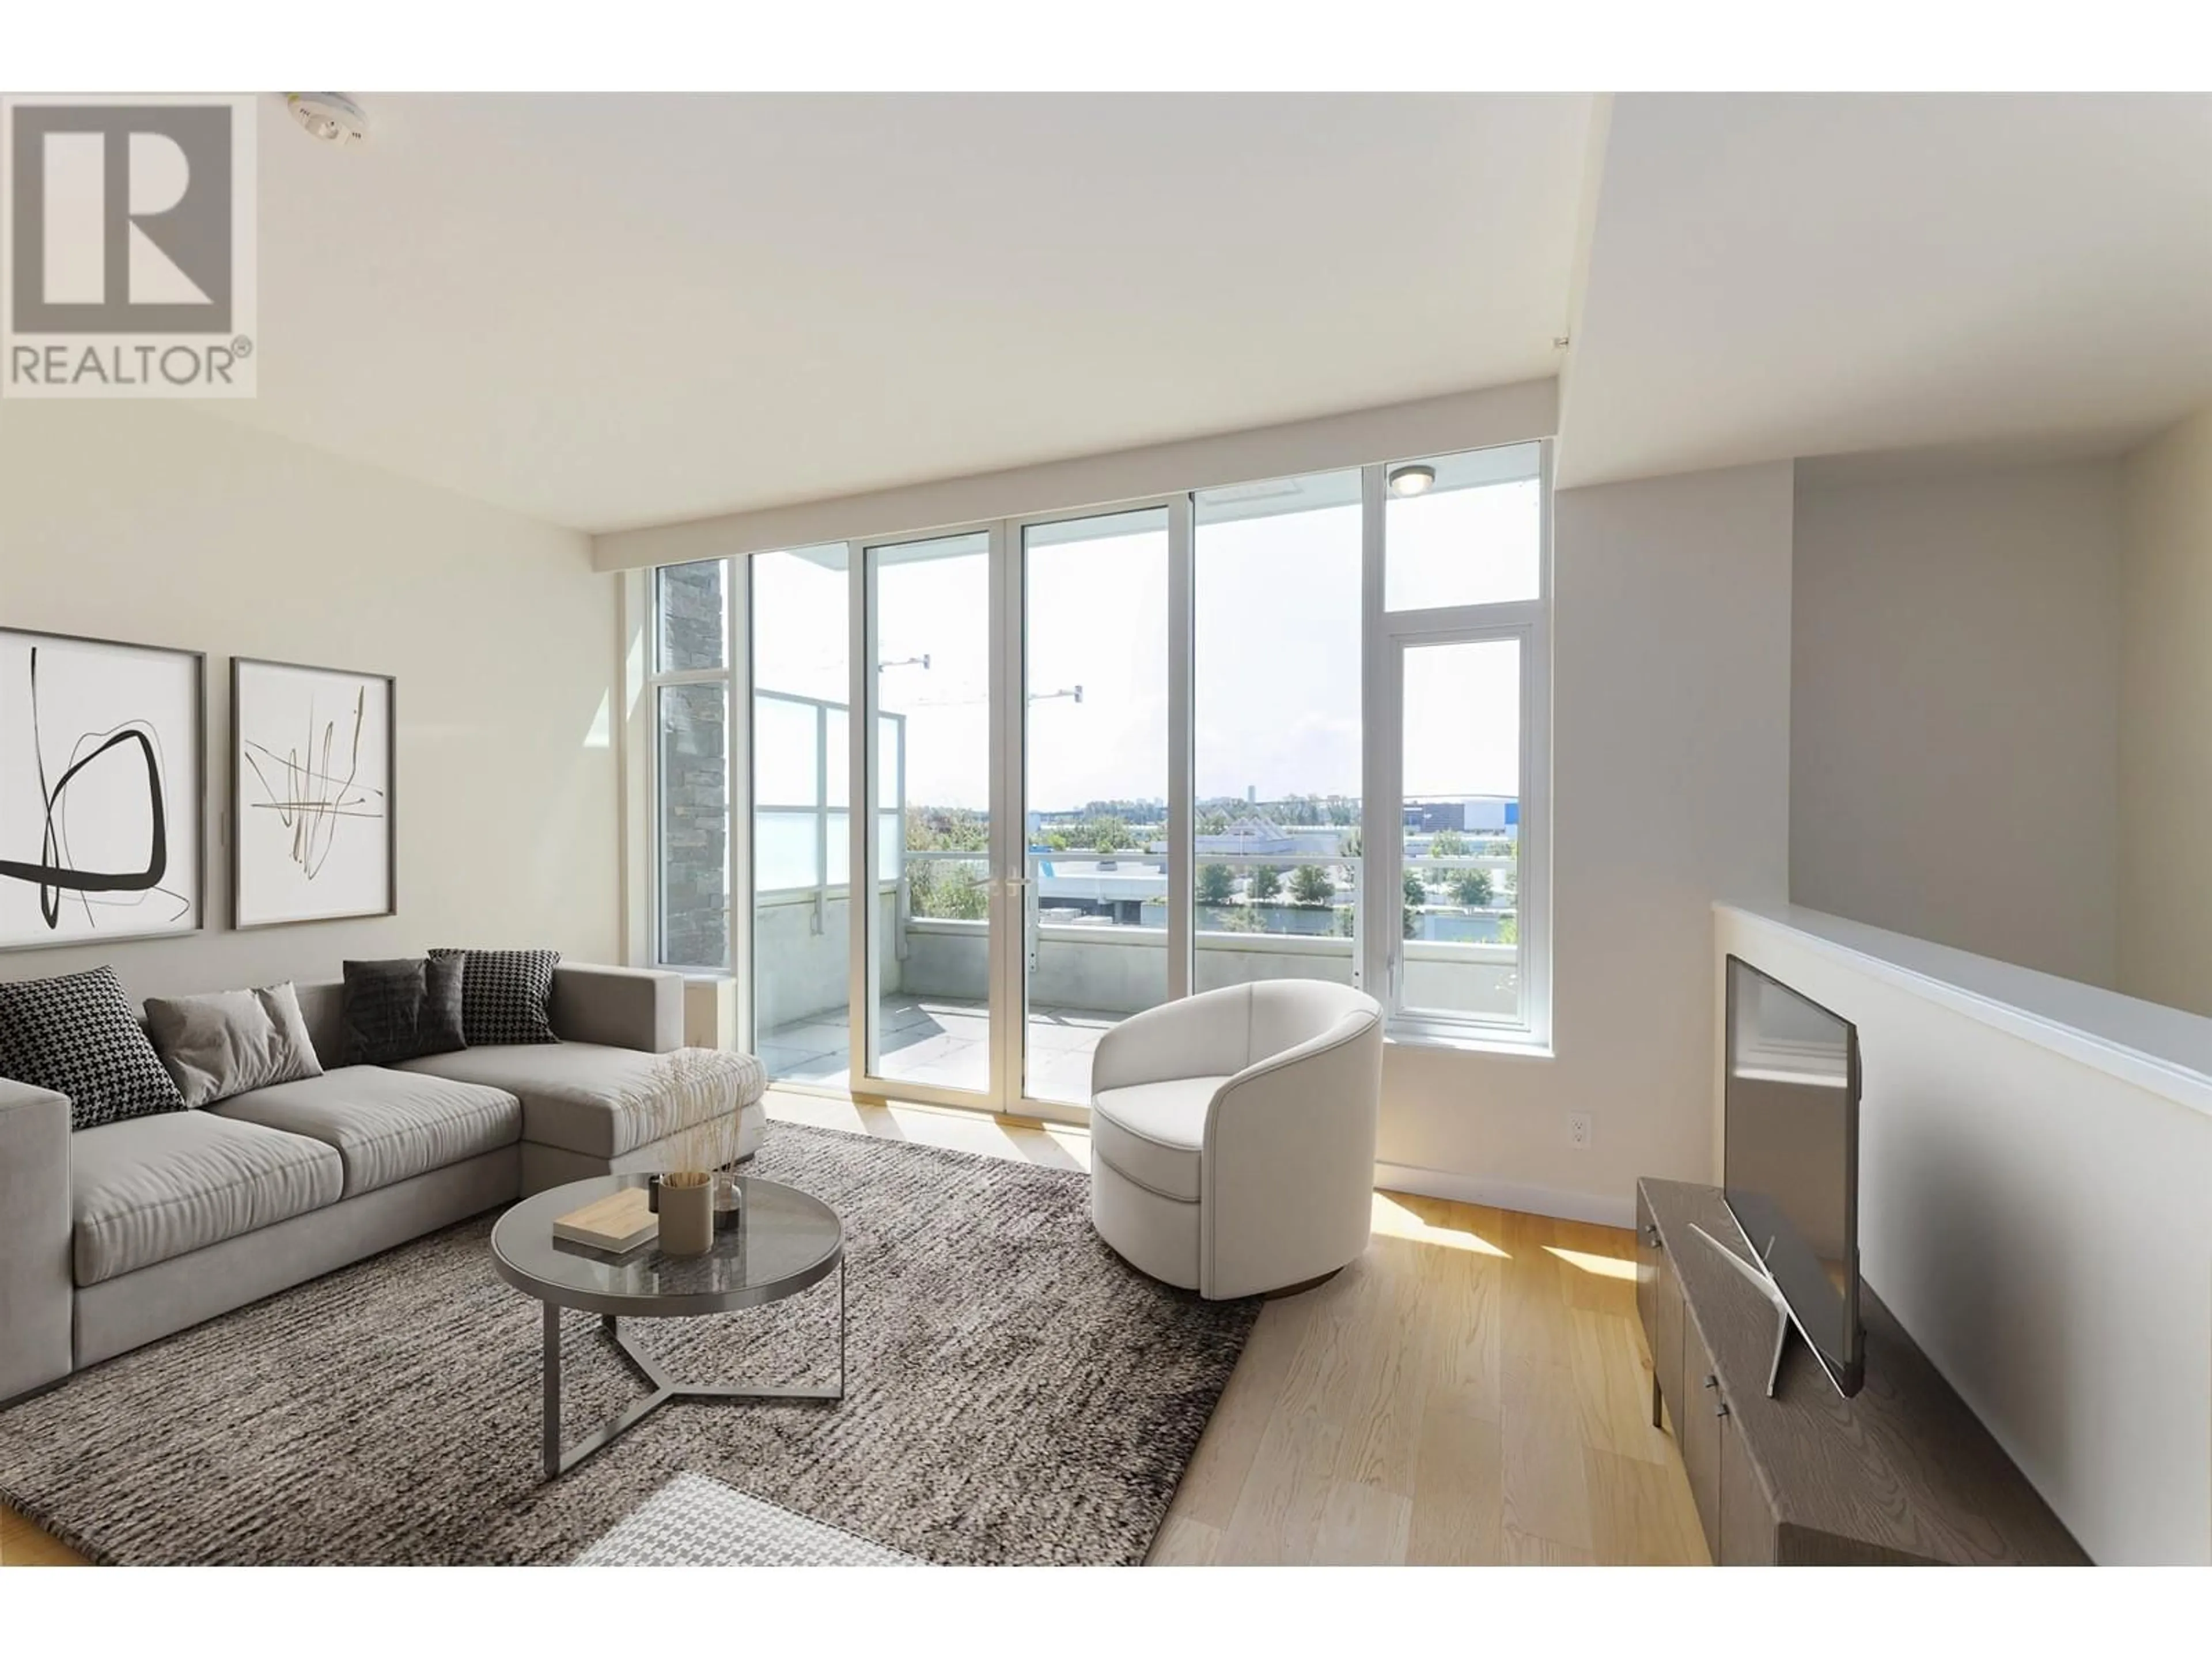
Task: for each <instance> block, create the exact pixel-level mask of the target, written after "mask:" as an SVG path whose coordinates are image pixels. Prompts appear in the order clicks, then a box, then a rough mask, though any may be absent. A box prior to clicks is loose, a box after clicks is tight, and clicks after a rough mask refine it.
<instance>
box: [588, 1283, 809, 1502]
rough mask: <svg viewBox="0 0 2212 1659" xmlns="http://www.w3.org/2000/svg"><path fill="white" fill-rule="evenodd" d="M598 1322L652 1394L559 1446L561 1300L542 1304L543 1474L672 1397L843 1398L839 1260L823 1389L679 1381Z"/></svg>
mask: <svg viewBox="0 0 2212 1659" xmlns="http://www.w3.org/2000/svg"><path fill="white" fill-rule="evenodd" d="M599 1322H600V1324H601V1325H602V1326H603V1327H604V1328H605V1331H606V1334H608V1336H610V1337H611V1338H612V1339H613V1340H614V1345H615V1347H616V1348H617V1350H618V1351H619V1352H621V1354H622V1357H623V1358H625V1359H627V1360H629V1363H630V1364H631V1366H632V1367H633V1368H634V1369H635V1370H636V1372H637V1374H638V1375H639V1376H641V1377H643V1378H644V1379H645V1381H646V1382H647V1383H648V1384H649V1385H650V1386H651V1387H652V1389H653V1392H652V1393H651V1394H649V1395H646V1397H645V1398H644V1399H642V1400H640V1401H636V1402H635V1403H634V1404H632V1405H629V1406H627V1407H623V1410H622V1411H620V1412H618V1413H616V1415H614V1416H613V1417H611V1418H610V1419H607V1421H606V1422H605V1423H604V1424H602V1425H600V1426H599V1427H598V1428H596V1429H594V1430H592V1432H591V1433H589V1434H587V1435H586V1436H585V1437H583V1438H582V1439H581V1440H579V1441H578V1442H577V1443H575V1444H574V1446H572V1447H570V1448H569V1449H568V1450H566V1451H563V1450H562V1449H561V1304H559V1303H557V1302H548V1303H547V1304H545V1478H546V1479H547V1480H559V1479H560V1478H561V1477H562V1475H564V1474H568V1471H569V1470H571V1469H573V1468H575V1467H576V1465H577V1464H579V1463H580V1462H583V1461H584V1460H585V1459H586V1458H587V1457H589V1456H590V1455H592V1453H593V1452H596V1451H601V1450H604V1449H605V1448H606V1447H608V1446H609V1445H611V1444H612V1443H614V1442H615V1440H617V1438H618V1437H621V1436H622V1435H623V1434H625V1433H627V1432H628V1431H630V1430H631V1429H634V1428H635V1427H636V1426H637V1425H639V1424H640V1423H642V1422H643V1421H644V1420H645V1419H647V1418H648V1417H650V1416H652V1415H653V1413H654V1412H656V1411H658V1410H659V1409H660V1407H663V1406H665V1405H666V1404H667V1403H668V1402H669V1401H671V1400H748V1401H753V1402H755V1403H756V1404H763V1405H785V1406H788V1405H806V1404H815V1405H831V1404H835V1403H836V1401H840V1400H842V1399H843V1398H844V1397H845V1263H844V1261H843V1258H842V1257H840V1258H839V1260H838V1262H837V1383H836V1387H835V1388H828V1389H796V1388H777V1387H773V1386H769V1385H765V1384H763V1385H758V1386H752V1387H747V1386H744V1385H742V1384H722V1383H679V1382H678V1381H676V1379H675V1378H673V1377H671V1376H669V1374H668V1373H667V1372H666V1371H665V1370H662V1369H661V1367H660V1362H659V1360H657V1359H655V1358H653V1356H652V1355H651V1354H648V1353H641V1352H639V1351H638V1350H637V1349H635V1348H634V1347H632V1346H630V1343H629V1338H628V1337H626V1336H624V1335H623V1331H622V1325H621V1322H619V1321H618V1320H617V1319H616V1317H615V1316H614V1315H612V1314H603V1315H601V1316H600V1320H599Z"/></svg>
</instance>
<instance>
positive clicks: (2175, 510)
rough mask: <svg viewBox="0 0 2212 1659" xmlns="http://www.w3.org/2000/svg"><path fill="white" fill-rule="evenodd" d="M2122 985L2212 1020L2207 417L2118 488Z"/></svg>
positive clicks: (2211, 557) (2211, 449) (2134, 467)
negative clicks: (2208, 867) (2121, 662)
mask: <svg viewBox="0 0 2212 1659" xmlns="http://www.w3.org/2000/svg"><path fill="white" fill-rule="evenodd" d="M2121 504H2122V513H2123V524H2124V532H2123V540H2122V548H2123V550H2122V556H2121V570H2122V580H2121V587H2120V592H2121V606H2122V614H2123V617H2124V623H2123V626H2124V630H2125V632H2124V638H2125V641H2126V644H2127V652H2126V659H2125V665H2124V668H2123V670H2122V674H2121V681H2120V711H2121V718H2120V868H2119V987H2120V989H2122V990H2123V991H2125V992H2126V993H2127V994H2129V995H2130V996H2137V997H2146V998H2148V999H2149V1000H2152V1001H2154V1002H2163V1003H2168V1004H2171V1005H2172V1006H2174V1007H2177V1008H2188V1009H2192V1010H2194V1011H2195V1012H2197V1013H2200V1014H2212V878H2208V876H2207V872H2206V861H2207V859H2208V856H2212V409H2206V410H2201V411H2199V412H2198V413H2197V416H2195V417H2194V418H2193V419H2191V420H2189V421H2186V422H2183V423H2182V424H2181V425H2179V426H2178V427H2176V428H2173V429H2172V431H2170V432H2168V433H2166V435H2164V436H2163V437H2161V438H2160V439H2158V440H2156V441H2154V442H2152V443H2150V444H2148V445H2147V446H2146V447H2143V448H2142V449H2141V450H2139V451H2137V452H2136V453H2135V454H2134V455H2132V456H2130V457H2129V459H2128V461H2127V465H2126V467H2125V470H2124V472H2123V474H2122V481H2121Z"/></svg>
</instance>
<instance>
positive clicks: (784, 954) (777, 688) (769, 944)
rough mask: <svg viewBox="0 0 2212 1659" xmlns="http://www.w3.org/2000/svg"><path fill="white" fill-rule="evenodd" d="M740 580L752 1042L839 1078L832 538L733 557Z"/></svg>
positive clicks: (844, 941)
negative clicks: (748, 691) (747, 700)
mask: <svg viewBox="0 0 2212 1659" xmlns="http://www.w3.org/2000/svg"><path fill="white" fill-rule="evenodd" d="M743 568H744V571H745V574H746V575H747V577H748V579H749V580H750V583H751V587H750V595H749V597H750V604H749V605H748V606H747V612H748V615H749V617H750V621H751V640H752V687H753V729H752V763H753V765H752V770H753V787H752V824H753V834H752V847H751V854H752V862H753V941H752V943H753V959H754V962H755V963H756V964H757V966H756V971H755V972H754V974H753V976H752V978H753V1047H754V1050H755V1052H756V1053H757V1054H758V1055H759V1056H760V1061H761V1064H762V1066H764V1067H765V1068H766V1069H767V1071H768V1074H769V1076H770V1077H772V1078H775V1079H781V1080H787V1081H792V1082H799V1083H817V1084H823V1085H836V1084H840V1083H843V1082H846V1081H848V1079H849V1076H850V1066H849V1063H848V1060H849V1055H848V1034H847V1027H848V1018H849V1016H850V1013H851V1009H852V1001H853V994H852V985H851V981H850V978H849V976H848V965H849V963H850V962H851V960H852V957H851V952H850V949H849V946H848V939H849V936H850V933H851V928H850V926H849V923H848V910H849V907H850V896H851V891H852V839H851V837H852V817H853V815H852V811H851V803H850V797H851V794H852V788H853V782H852V770H851V766H850V756H851V752H852V751H851V742H852V735H851V724H850V713H849V709H848V698H849V697H850V696H851V690H850V677H849V674H848V663H849V660H850V658H851V651H850V649H849V646H848V641H849V637H850V635H849V632H848V629H847V627H846V623H845V616H846V610H847V605H848V589H849V588H850V586H851V582H850V579H849V577H848V569H849V568H850V562H849V559H848V556H847V553H846V550H845V544H843V543H842V542H836V543H832V544H829V545H828V546H824V547H807V548H800V549H798V550H795V551H792V552H783V553H758V554H755V555H754V556H752V557H751V558H750V559H747V560H745V561H744V566H743Z"/></svg>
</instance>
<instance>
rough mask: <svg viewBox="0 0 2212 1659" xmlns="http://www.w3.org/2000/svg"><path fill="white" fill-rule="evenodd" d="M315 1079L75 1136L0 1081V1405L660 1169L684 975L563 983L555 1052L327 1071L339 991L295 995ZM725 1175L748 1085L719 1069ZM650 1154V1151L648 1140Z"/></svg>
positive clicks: (750, 1104) (742, 1135) (47, 1097)
mask: <svg viewBox="0 0 2212 1659" xmlns="http://www.w3.org/2000/svg"><path fill="white" fill-rule="evenodd" d="M298 992H299V1000H300V1011H301V1015H302V1017H303V1018H304V1019H305V1021H306V1024H307V1030H308V1035H309V1036H310V1037H311V1038H312V1039H313V1042H314V1046H315V1050H316V1054H317V1055H318V1057H319V1059H320V1060H321V1061H322V1062H323V1063H324V1065H325V1066H326V1068H327V1069H325V1071H324V1073H323V1074H322V1075H321V1076H320V1077H314V1078H304V1079H299V1080H298V1081H296V1082H291V1083H280V1084H276V1085H273V1086H271V1087H269V1088H264V1089H256V1090H252V1091H248V1092H246V1093H244V1094H240V1095H235V1096H233V1097H231V1098H229V1099H228V1100H224V1101H222V1102H220V1103H217V1104H216V1105H214V1106H210V1107H206V1108H203V1109H197V1110H185V1111H173V1112H161V1113H157V1114H155V1115H152V1116H148V1117H136V1118H131V1119H128V1120H126V1121H122V1122H119V1123H110V1124H106V1125H104V1126H102V1127H97V1128H88V1129H82V1130H78V1131H76V1132H75V1133H72V1132H71V1130H70V1103H69V1101H68V1100H67V1099H66V1098H65V1097H63V1096H61V1095H58V1094H56V1093H53V1092H52V1091H48V1090H44V1089H33V1088H29V1087H27V1086H26V1085H22V1084H20V1083H13V1082H9V1081H7V1080H5V1079H0V1402H4V1401H9V1400H11V1399H13V1398H15V1396H17V1395H23V1394H27V1393H29V1392H31V1391H33V1390H35V1389H41V1388H44V1387H46V1386H47V1385H49V1384H52V1383H56V1382H58V1381H59V1380H60V1379H62V1378H64V1377H65V1376H69V1375H70V1373H71V1372H72V1371H75V1370H82V1369H83V1368H84V1367H86V1366H88V1365H92V1364H97V1363H98V1362H99V1361H100V1360H103V1359H106V1358H112V1356H114V1355H116V1354H118V1353H122V1352H126V1351H127V1350H129V1349H131V1348H135V1347H137V1346H141V1345H142V1344H143V1343H147V1342H150V1341H153V1340H155V1339H156V1338H158V1337H162V1336H167V1335H168V1334H171V1333H172V1332H175V1331H179V1330H182V1329H184V1328H185V1327H187V1326H190V1325H195V1324H197V1323H198V1322H201V1321H202V1320H205V1319H210V1318H212V1317H213V1316H216V1315H217V1314H220V1313H225V1312H228V1310H231V1309H234V1308H238V1307H242V1306H243V1305H245V1304H246V1303H249V1302H253V1301H257V1300H258V1299H259V1298H261V1297H265V1296H268V1295H270V1294H272V1293H273V1292H275V1291H281V1290H283V1289H285V1288H286V1287H288V1286H289V1285H297V1284H301V1283H302V1282H304V1281H305V1280H307V1279H313V1278H314V1277H316V1276H317V1275H318V1274H321V1273H328V1272H330V1271H331V1269H333V1268H335V1267H343V1265H345V1264H346V1263H348V1262H349V1261H358V1260H360V1259H361V1258H362V1257H363V1256H368V1255H374V1254H376V1253H377V1252H378V1251H380V1250H386V1249H391V1248H392V1246H393V1245H395V1244H400V1243H404V1242H406V1241H407V1240H409V1239H410V1238H415V1237H420V1236H421V1235H422V1234H424V1233H428V1232H432V1231H436V1230H437V1229H438V1228H441V1227H444V1226H447V1225H451V1224H453V1222H456V1221H459V1220H462V1219H464V1218H466V1217H469V1216H472V1215H475V1214H477V1213H478V1212H482V1211H484V1210H488V1209H490V1208H493V1207H495V1206H500V1205H503V1204H506V1203H508V1202H510V1201H512V1200H514V1199H515V1198H517V1197H520V1196H526V1195H527V1194H531V1193H535V1192H540V1191H543V1190H544V1188H548V1187H553V1186H557V1185H559V1184H561V1183H562V1182H568V1181H575V1180H580V1179H581V1178H583V1177H584V1176H590V1175H599V1174H605V1173H608V1172H610V1171H611V1172H614V1173H617V1174H622V1173H629V1172H635V1171H642V1170H658V1169H660V1168H662V1167H663V1162H664V1159H665V1156H666V1152H667V1150H668V1149H667V1145H666V1139H667V1137H668V1135H669V1134H670V1133H681V1132H682V1131H683V1130H684V1128H686V1127H689V1125H688V1124H686V1123H685V1122H684V1121H682V1120H681V1119H680V1118H678V1119H673V1120H671V1117H670V1116H669V1115H668V1113H667V1111H666V1109H665V1103H659V1104H657V1103H656V1099H655V1091H656V1090H657V1089H659V1090H660V1092H661V1094H662V1096H663V1097H665V1092H666V1091H665V1089H664V1088H661V1085H663V1084H664V1083H665V1078H666V1075H667V1068H668V1062H667V1061H666V1060H665V1059H663V1058H662V1057H663V1056H665V1055H667V1054H670V1053H671V1052H672V1051H674V1050H676V1049H678V1048H680V1047H681V1046H682V1043H683V1004H684V985H683V980H682V978H681V976H680V975H676V974H671V973H661V972H652V971H646V970H642V969H625V968H599V967H587V966H583V965H580V964H573V963H564V964H562V965H561V966H559V967H558V968H556V969H555V970H554V975H553V996H552V1003H551V1009H550V1012H551V1018H552V1025H553V1029H554V1031H555V1032H556V1035H558V1036H560V1037H561V1039H562V1041H561V1042H557V1043H531V1044H524V1045H515V1046H502V1047H495V1048H466V1049H460V1050H457V1051H455V1052H453V1053H452V1054H434V1055H428V1056H425V1057H423V1058H421V1059H416V1060H406V1061H404V1062H402V1063H400V1064H399V1065H398V1066H346V1065H341V1064H338V1063H337V1060H338V1059H339V1053H340V1048H341V1046H342V1045H341V1041H340V1037H339V1030H340V1024H339V1021H340V1013H341V1004H342V994H343V987H341V986H340V985H338V984H337V983H335V982H331V983H326V984H303V985H301V986H299V987H298ZM720 1060H722V1061H723V1062H726V1064H727V1067H728V1071H729V1075H730V1079H731V1086H730V1087H729V1088H728V1089H726V1090H724V1091H721V1097H722V1098H724V1099H730V1098H733V1099H734V1103H735V1111H736V1115H737V1117H738V1124H737V1126H736V1128H737V1136H736V1141H735V1144H736V1145H737V1147H738V1155H739V1156H741V1157H744V1156H750V1154H751V1152H753V1151H754V1150H755V1149H756V1148H757V1146H758V1144H759V1140H760V1136H761V1131H762V1124H763V1117H764V1110H763V1106H762V1103H761V1097H762V1094H763V1086H764V1085H763V1077H762V1073H761V1069H760V1066H759V1065H758V1064H757V1062H756V1061H754V1060H752V1059H751V1058H750V1056H747V1055H741V1054H726V1055H723V1056H721V1057H720ZM656 1134H658V1135H659V1137H660V1139H654V1138H653V1137H654V1136H655V1135H656Z"/></svg>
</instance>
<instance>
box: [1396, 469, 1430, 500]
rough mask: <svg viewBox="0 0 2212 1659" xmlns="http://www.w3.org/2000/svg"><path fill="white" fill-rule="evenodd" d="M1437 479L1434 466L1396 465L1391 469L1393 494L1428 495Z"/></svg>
mask: <svg viewBox="0 0 2212 1659" xmlns="http://www.w3.org/2000/svg"><path fill="white" fill-rule="evenodd" d="M1436 481H1437V470H1436V468H1434V467H1432V466H1394V467H1392V468H1391V469H1390V493H1391V494H1392V495H1426V494H1427V493H1428V490H1429V487H1430V486H1431V484H1433V483H1436Z"/></svg>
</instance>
